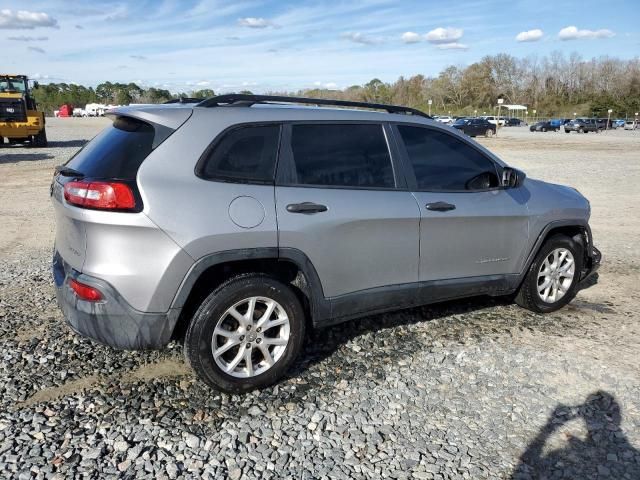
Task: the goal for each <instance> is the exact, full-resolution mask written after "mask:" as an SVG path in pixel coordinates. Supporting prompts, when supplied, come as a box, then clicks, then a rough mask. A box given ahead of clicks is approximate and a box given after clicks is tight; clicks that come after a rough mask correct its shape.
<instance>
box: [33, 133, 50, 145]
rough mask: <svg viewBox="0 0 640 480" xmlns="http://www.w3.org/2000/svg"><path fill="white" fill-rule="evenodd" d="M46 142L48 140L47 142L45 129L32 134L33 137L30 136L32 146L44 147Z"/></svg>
mask: <svg viewBox="0 0 640 480" xmlns="http://www.w3.org/2000/svg"><path fill="white" fill-rule="evenodd" d="M47 144H48V142H47V132H46V130H42V131H41V132H40V133H38V134H37V135H34V136H33V137H31V145H32V146H34V147H38V148H42V147H46V146H47Z"/></svg>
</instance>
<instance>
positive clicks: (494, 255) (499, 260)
mask: <svg viewBox="0 0 640 480" xmlns="http://www.w3.org/2000/svg"><path fill="white" fill-rule="evenodd" d="M396 132H398V137H399V139H400V143H401V147H404V148H403V153H404V154H405V156H406V162H405V163H406V164H407V166H408V170H409V172H408V174H409V176H410V177H414V178H410V179H409V181H410V183H412V184H413V185H412V189H413V190H414V195H415V197H416V199H417V201H418V204H419V206H420V210H421V222H420V274H419V275H420V280H422V281H434V280H450V279H463V278H469V277H484V276H496V275H509V274H516V273H519V270H520V267H521V263H522V260H523V257H524V255H525V254H526V246H527V245H528V234H529V232H528V216H527V206H526V196H525V192H524V189H523V188H522V187H520V188H515V189H504V188H501V187H500V185H499V183H500V182H499V174H500V169H501V167H500V166H499V165H497V164H496V163H495V162H494V161H493V160H492V159H491V158H489V157H488V156H487V155H485V154H484V153H483V152H482V151H481V150H480V149H478V148H477V147H475V146H474V145H473V144H472V143H471V142H469V141H467V140H465V139H462V138H460V137H459V136H458V135H455V134H454V133H449V132H446V131H444V130H443V129H434V128H426V127H416V126H408V125H398V126H397V130H396Z"/></svg>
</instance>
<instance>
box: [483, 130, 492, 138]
mask: <svg viewBox="0 0 640 480" xmlns="http://www.w3.org/2000/svg"><path fill="white" fill-rule="evenodd" d="M484 136H485V137H487V138H491V137H493V129H492V128H488V129H487V131H486V132H484Z"/></svg>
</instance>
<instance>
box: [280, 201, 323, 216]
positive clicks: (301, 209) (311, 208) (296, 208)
mask: <svg viewBox="0 0 640 480" xmlns="http://www.w3.org/2000/svg"><path fill="white" fill-rule="evenodd" d="M326 211H327V206H326V205H320V204H318V203H313V202H302V203H290V204H289V205H287V212H291V213H304V214H307V215H309V214H312V213H320V212H326Z"/></svg>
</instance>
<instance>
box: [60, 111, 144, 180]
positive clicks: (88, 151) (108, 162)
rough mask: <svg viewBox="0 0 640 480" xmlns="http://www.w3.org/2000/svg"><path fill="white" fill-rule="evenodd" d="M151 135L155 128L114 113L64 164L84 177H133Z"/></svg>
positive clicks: (125, 178) (132, 178) (118, 178)
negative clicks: (99, 131) (109, 121)
mask: <svg viewBox="0 0 640 480" xmlns="http://www.w3.org/2000/svg"><path fill="white" fill-rule="evenodd" d="M155 136H156V131H155V128H154V127H153V126H152V125H150V124H148V123H146V122H143V121H140V120H137V119H135V118H130V117H116V119H115V120H114V121H113V123H112V124H111V125H110V126H109V127H107V128H106V129H104V130H103V131H102V132H101V133H99V134H98V135H97V136H96V137H95V138H94V139H93V140H91V141H90V142H89V143H87V144H86V145H85V146H84V148H82V150H80V151H79V152H78V153H77V154H76V155H74V156H73V157H72V158H71V159H70V160H69V161H68V162H67V163H66V166H67V167H70V168H73V169H74V170H78V171H79V172H81V173H83V174H84V175H85V177H88V178H95V179H100V178H102V179H114V180H115V179H117V180H135V178H136V174H137V172H138V168H140V165H141V164H142V162H143V161H144V159H145V158H147V156H148V155H149V154H150V153H151V151H152V150H153V147H154V138H155Z"/></svg>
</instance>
